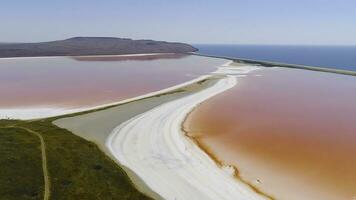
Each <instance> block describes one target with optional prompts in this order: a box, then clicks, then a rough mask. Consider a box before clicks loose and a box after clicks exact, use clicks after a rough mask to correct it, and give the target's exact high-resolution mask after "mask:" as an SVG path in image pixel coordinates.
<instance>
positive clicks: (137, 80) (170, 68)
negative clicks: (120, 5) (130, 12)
mask: <svg viewBox="0 0 356 200" xmlns="http://www.w3.org/2000/svg"><path fill="white" fill-rule="evenodd" d="M225 62H226V61H225V60H222V59H211V58H205V57H199V56H186V55H178V54H167V55H149V56H104V57H103V56H99V57H95V56H93V57H55V58H18V59H0V97H1V98H0V108H28V107H42V106H44V107H70V108H77V107H88V106H96V105H101V104H105V103H112V102H116V101H119V100H123V99H127V98H130V97H135V96H139V95H143V94H146V93H149V92H154V91H157V90H161V89H164V88H167V87H170V86H174V85H176V84H179V83H182V82H185V81H188V80H191V79H194V78H196V77H198V76H200V75H203V74H206V73H209V72H211V71H214V70H215V69H216V67H217V66H219V65H221V64H223V63H225Z"/></svg>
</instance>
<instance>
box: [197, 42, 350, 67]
mask: <svg viewBox="0 0 356 200" xmlns="http://www.w3.org/2000/svg"><path fill="white" fill-rule="evenodd" d="M194 46H195V47H197V48H198V49H199V53H202V54H209V55H217V56H228V57H236V58H246V59H253V60H263V61H274V62H282V63H290V64H301V65H309V66H318V67H327V68H336V69H345V70H352V71H356V46H260V45H215V44H214V45H212V44H196V45H194Z"/></svg>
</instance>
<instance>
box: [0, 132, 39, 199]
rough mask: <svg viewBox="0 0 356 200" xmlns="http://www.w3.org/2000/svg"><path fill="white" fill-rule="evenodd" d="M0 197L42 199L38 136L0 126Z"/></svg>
mask: <svg viewBox="0 0 356 200" xmlns="http://www.w3.org/2000/svg"><path fill="white" fill-rule="evenodd" d="M0 155H1V156H0V166H1V169H0V177H1V178H0V198H1V199H9V200H10V199H11V200H12V199H13V200H18V199H42V198H43V192H42V191H43V190H44V187H43V186H44V183H43V173H42V164H41V163H42V161H41V149H40V141H39V140H38V137H37V136H35V135H33V134H32V133H28V132H27V131H25V130H22V129H17V128H1V129H0Z"/></svg>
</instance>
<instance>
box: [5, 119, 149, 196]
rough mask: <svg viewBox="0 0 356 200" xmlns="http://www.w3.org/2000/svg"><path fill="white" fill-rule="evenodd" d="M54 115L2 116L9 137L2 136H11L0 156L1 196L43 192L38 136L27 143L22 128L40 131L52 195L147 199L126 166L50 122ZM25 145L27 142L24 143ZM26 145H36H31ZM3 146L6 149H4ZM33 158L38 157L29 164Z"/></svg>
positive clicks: (6, 134) (39, 193)
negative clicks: (32, 117)
mask: <svg viewBox="0 0 356 200" xmlns="http://www.w3.org/2000/svg"><path fill="white" fill-rule="evenodd" d="M52 121H53V119H42V120H34V121H19V120H0V128H1V129H0V137H1V138H12V139H9V140H5V139H4V140H1V142H6V141H10V142H7V147H6V146H5V145H2V147H3V148H6V149H5V150H3V151H2V157H1V163H2V165H1V166H2V167H1V171H2V172H4V173H3V175H2V180H3V182H2V184H0V195H1V196H2V197H6V199H43V197H44V182H43V173H42V166H41V159H40V158H41V152H40V151H39V149H40V142H39V141H38V138H36V139H35V141H36V145H35V146H34V145H30V146H29V144H28V140H29V139H28V137H29V135H30V136H31V135H32V137H35V136H33V134H32V133H29V131H26V130H31V131H34V132H37V133H39V134H40V135H41V136H42V137H43V139H44V142H45V144H46V150H47V162H48V171H49V176H50V184H51V191H50V192H51V199H88V200H91V199H93V200H94V199H115V198H118V197H119V198H120V199H137V200H138V199H150V198H149V197H147V196H145V195H144V194H142V193H140V192H139V191H138V190H137V189H136V188H135V187H134V185H133V184H132V182H131V181H130V179H129V178H128V176H127V174H126V172H125V171H124V170H122V169H121V168H119V167H118V166H117V165H116V163H115V162H114V161H113V160H112V159H111V158H109V157H108V156H106V155H105V154H104V153H103V152H101V151H100V149H99V148H98V147H97V145H95V144H94V143H92V142H89V141H87V140H85V139H83V138H80V137H78V136H76V135H74V134H72V133H71V132H69V131H67V130H65V129H62V128H59V127H57V126H55V125H53V124H52ZM9 126H13V127H11V128H9ZM17 126H19V127H24V128H25V129H19V128H17ZM19 134H22V135H20V136H19ZM15 136H17V137H15ZM14 137H15V139H16V140H15V139H14ZM13 143H16V144H17V145H18V146H17V148H14V147H12V146H13ZM23 146H25V147H26V148H25V149H22V148H21V147H23ZM29 148H32V149H38V150H36V151H34V150H33V151H29ZM4 152H7V154H6V155H4ZM22 154H26V156H25V157H24V155H22ZM34 158H38V159H36V160H35V162H34V163H33V164H31V162H33V159H34ZM24 173H25V175H24ZM22 183H27V184H22ZM35 183H36V184H35ZM36 185H37V186H36ZM33 187H37V189H36V188H33Z"/></svg>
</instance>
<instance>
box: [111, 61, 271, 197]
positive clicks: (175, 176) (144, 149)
mask: <svg viewBox="0 0 356 200" xmlns="http://www.w3.org/2000/svg"><path fill="white" fill-rule="evenodd" d="M225 67H226V66H225ZM225 67H224V66H223V67H221V68H220V69H219V70H218V71H217V72H216V73H217V74H220V75H223V77H222V78H221V79H220V80H219V81H218V82H217V83H216V84H214V85H213V86H211V87H209V88H207V89H204V90H202V91H199V92H197V93H195V94H192V95H189V96H186V97H183V98H180V99H176V100H174V101H171V102H168V103H165V104H163V105H161V106H159V107H156V108H154V109H152V110H150V111H148V112H145V113H142V114H140V115H138V116H136V117H134V118H132V119H131V120H129V121H127V122H125V123H123V124H121V125H119V126H118V127H116V128H115V129H114V130H113V131H112V133H111V135H110V137H109V138H108V140H107V146H108V148H109V149H110V151H111V153H112V154H113V155H114V157H115V158H116V159H117V160H118V161H119V162H120V163H121V164H122V165H124V166H126V167H128V168H130V169H131V170H132V171H134V172H135V173H136V174H137V175H138V176H139V177H140V178H141V179H142V180H143V181H144V182H145V183H146V184H147V185H148V186H149V187H150V188H151V189H152V190H153V191H155V192H157V193H158V194H159V195H160V196H162V197H163V198H164V199H172V200H176V199H187V200H190V199H213V200H215V199H219V200H223V199H234V200H236V199H241V200H255V199H267V198H266V197H264V196H263V195H261V194H258V193H256V192H255V191H254V190H253V189H251V188H250V187H249V186H248V185H246V184H245V183H243V182H242V181H240V180H239V179H237V178H236V177H234V176H233V170H231V168H229V167H228V166H225V167H223V168H220V167H219V166H218V165H217V164H216V163H215V161H214V160H212V159H211V158H210V157H209V156H208V155H207V154H206V153H205V152H204V151H203V150H202V149H200V148H199V147H198V146H197V145H196V144H195V143H194V142H193V141H192V140H191V139H190V138H188V137H186V136H185V135H184V133H183V131H182V129H181V125H182V122H183V121H184V119H185V117H186V115H187V114H188V113H189V112H190V111H191V110H192V109H193V108H194V107H195V106H197V105H198V104H199V103H201V102H203V101H204V100H206V99H208V98H210V97H212V96H214V95H217V94H219V93H221V92H223V91H225V90H228V89H229V88H231V87H233V86H234V85H235V84H237V76H236V75H238V76H243V75H244V74H246V73H248V72H249V71H251V70H254V69H256V68H257V67H254V66H246V67H238V68H235V70H233V68H230V67H226V68H225ZM224 68H225V69H224ZM231 74H233V75H231Z"/></svg>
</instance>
